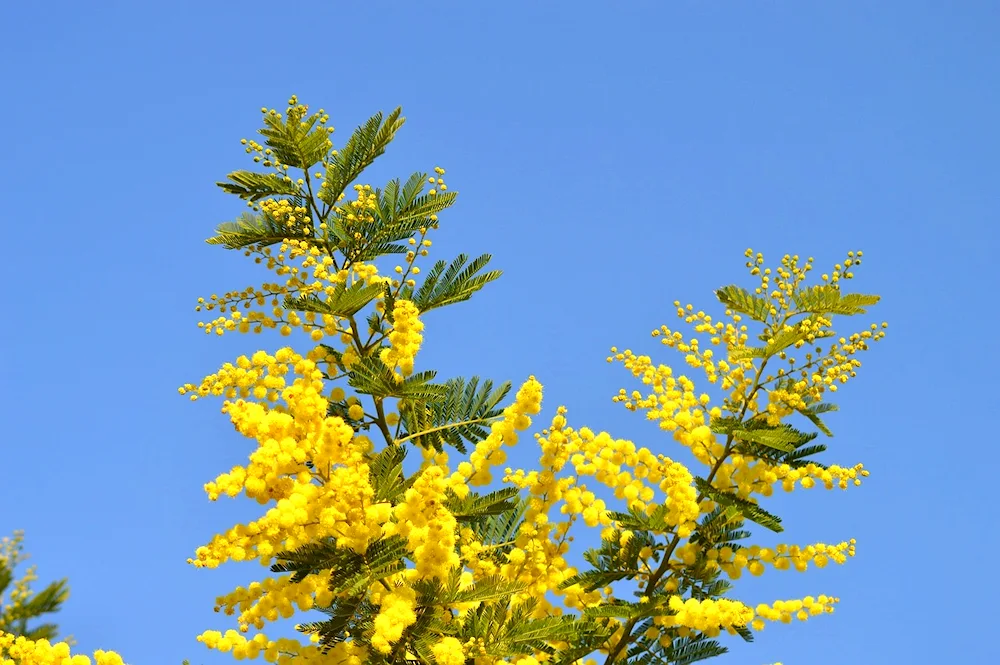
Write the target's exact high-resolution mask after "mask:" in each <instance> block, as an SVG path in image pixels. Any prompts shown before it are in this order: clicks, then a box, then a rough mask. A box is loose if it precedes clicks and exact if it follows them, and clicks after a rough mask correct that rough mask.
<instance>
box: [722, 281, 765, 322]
mask: <svg viewBox="0 0 1000 665" xmlns="http://www.w3.org/2000/svg"><path fill="white" fill-rule="evenodd" d="M715 297H716V298H718V299H719V302H721V303H722V304H723V305H725V306H726V307H728V308H729V309H732V310H735V311H737V312H740V313H741V314H746V315H747V316H749V317H750V318H751V319H753V320H754V321H760V322H762V323H763V322H766V321H767V317H768V315H769V314H770V312H771V303H770V301H768V300H767V299H766V298H761V297H760V296H756V295H754V294H752V293H750V292H749V291H747V290H746V289H744V288H742V287H739V286H724V287H722V288H721V289H718V290H716V292H715Z"/></svg>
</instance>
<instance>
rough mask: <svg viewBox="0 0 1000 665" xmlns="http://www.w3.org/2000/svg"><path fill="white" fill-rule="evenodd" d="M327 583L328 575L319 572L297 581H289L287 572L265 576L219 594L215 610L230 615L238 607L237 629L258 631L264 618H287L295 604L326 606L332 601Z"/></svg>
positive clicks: (302, 608) (309, 606) (275, 619)
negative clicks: (251, 627)
mask: <svg viewBox="0 0 1000 665" xmlns="http://www.w3.org/2000/svg"><path fill="white" fill-rule="evenodd" d="M329 586H330V584H329V578H328V577H326V576H322V575H309V576H307V577H306V578H305V579H304V580H302V581H301V582H292V576H291V575H284V576H282V577H268V578H265V579H264V580H263V581H261V582H252V583H251V584H250V585H248V586H247V587H246V588H243V587H237V588H236V589H235V590H234V591H232V592H231V593H229V594H226V595H225V596H220V597H219V598H217V599H216V607H215V611H216V612H220V611H221V612H224V613H225V614H226V615H233V614H235V613H236V611H237V610H239V616H238V617H237V621H238V623H239V627H240V632H246V631H247V630H249V628H250V626H253V627H254V628H257V629H258V630H259V629H262V628H263V627H264V622H265V621H269V622H272V623H273V622H275V621H277V620H278V619H280V618H284V619H287V618H289V617H291V616H292V615H293V614H294V613H295V607H298V608H299V610H301V611H303V612H304V611H307V610H310V609H312V608H313V607H315V606H319V607H327V606H329V605H330V603H331V602H333V593H331V592H330V589H329Z"/></svg>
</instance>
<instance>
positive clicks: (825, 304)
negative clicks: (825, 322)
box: [793, 284, 881, 316]
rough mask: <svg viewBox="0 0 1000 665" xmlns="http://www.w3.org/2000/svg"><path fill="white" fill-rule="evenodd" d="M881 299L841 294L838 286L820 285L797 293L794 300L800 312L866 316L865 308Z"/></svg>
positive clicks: (859, 294) (871, 296) (862, 295)
mask: <svg viewBox="0 0 1000 665" xmlns="http://www.w3.org/2000/svg"><path fill="white" fill-rule="evenodd" d="M880 299H881V298H880V297H879V296H874V295H864V294H861V293H848V294H846V295H843V294H841V292H840V288H839V287H838V286H837V285H836V284H820V285H818V286H813V287H810V288H808V289H802V290H800V291H798V292H796V293H795V295H794V296H793V300H794V301H795V305H796V307H798V309H799V310H800V311H803V312H809V313H812V314H843V315H847V316H853V315H855V314H865V313H866V312H867V310H866V309H865V307H870V306H871V305H874V304H876V303H878V301H879V300H880Z"/></svg>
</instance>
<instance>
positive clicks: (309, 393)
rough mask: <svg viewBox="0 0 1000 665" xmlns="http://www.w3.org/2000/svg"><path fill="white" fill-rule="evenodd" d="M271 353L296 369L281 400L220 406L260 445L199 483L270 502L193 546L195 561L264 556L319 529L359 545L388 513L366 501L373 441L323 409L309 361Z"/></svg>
mask: <svg viewBox="0 0 1000 665" xmlns="http://www.w3.org/2000/svg"><path fill="white" fill-rule="evenodd" d="M272 360H273V361H274V362H287V363H289V364H293V365H294V370H295V373H296V374H298V375H299V377H300V378H297V379H295V381H294V382H293V384H292V385H291V386H289V387H287V388H285V389H284V390H283V391H282V395H281V396H282V399H283V400H284V401H285V402H286V404H287V408H286V409H283V410H279V409H277V408H274V409H272V408H269V407H267V406H265V405H263V404H258V403H254V402H246V401H243V400H238V401H236V402H227V403H226V405H225V407H224V410H225V411H226V412H227V413H228V414H229V416H230V418H231V419H232V422H233V424H234V426H235V427H236V429H237V431H239V432H241V433H242V434H244V435H245V436H247V437H249V438H252V439H256V440H257V441H258V444H259V447H258V449H257V450H256V451H255V452H254V453H253V454H252V455H251V456H250V463H249V464H248V465H247V466H245V467H236V468H234V469H233V470H232V471H230V472H229V473H227V474H223V475H221V476H219V477H218V478H216V480H215V482H213V483H208V484H207V485H206V486H205V489H206V491H207V492H208V494H209V497H210V498H213V499H214V498H216V497H218V496H219V495H221V494H228V495H230V496H235V495H237V494H239V493H240V492H241V491H244V492H245V493H246V494H247V496H249V497H251V498H253V499H256V500H257V501H258V502H259V503H267V502H268V501H271V500H273V501H275V502H276V504H275V505H274V507H272V508H271V509H270V510H268V511H267V513H265V515H264V516H263V517H262V518H260V519H259V520H257V521H254V522H251V523H249V524H246V525H242V524H240V525H237V526H235V527H233V528H232V529H230V530H229V531H228V532H227V533H225V534H221V535H218V536H216V537H215V538H214V539H213V540H212V542H211V543H210V544H209V545H207V546H204V547H201V548H199V549H198V551H197V559H196V560H195V561H193V563H195V565H198V566H207V567H215V566H217V565H219V564H220V563H222V562H224V561H226V560H228V559H232V560H235V561H243V560H247V559H252V558H259V559H260V560H261V563H265V564H266V563H267V562H268V561H269V560H270V557H271V556H272V555H273V554H275V553H276V552H278V551H281V550H282V549H292V548H295V547H298V546H299V545H302V544H304V543H306V542H310V541H312V540H314V539H316V538H321V537H332V538H335V539H336V541H337V543H338V544H339V545H340V546H343V547H350V548H352V549H356V550H357V551H364V550H365V548H366V547H367V545H368V543H370V542H371V541H372V540H373V539H375V538H378V537H379V536H380V535H381V533H382V528H383V525H385V524H386V523H387V522H388V521H389V519H390V518H391V507H390V506H389V504H373V503H372V497H373V496H374V490H373V489H372V488H371V485H370V481H369V469H368V465H367V464H366V462H365V455H366V454H367V453H368V452H369V450H370V449H371V442H370V440H368V439H367V437H364V436H358V435H355V434H354V432H353V430H351V428H350V427H349V426H347V425H346V424H345V423H344V422H343V420H341V419H340V418H337V417H328V416H327V415H326V414H327V401H326V399H324V398H323V396H322V394H321V391H322V390H323V381H322V375H321V373H320V372H319V370H318V369H317V368H316V365H315V363H314V362H313V361H311V360H309V359H308V358H302V357H301V356H299V355H297V354H294V353H292V352H291V350H289V349H281V350H279V351H278V352H277V354H276V355H275V356H274V358H273V359H271V358H265V359H264V361H272ZM307 462H308V463H309V464H310V465H311V466H312V468H309V466H308V465H307ZM344 488H350V491H349V492H345V491H343V490H344Z"/></svg>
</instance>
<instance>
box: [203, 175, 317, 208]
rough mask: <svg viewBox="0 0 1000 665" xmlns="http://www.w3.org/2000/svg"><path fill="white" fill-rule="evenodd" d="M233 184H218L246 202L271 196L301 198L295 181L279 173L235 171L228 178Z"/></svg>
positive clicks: (228, 192)
mask: <svg viewBox="0 0 1000 665" xmlns="http://www.w3.org/2000/svg"><path fill="white" fill-rule="evenodd" d="M226 177H227V178H229V180H230V181H231V182H220V183H216V184H217V185H218V186H219V187H221V188H222V191H224V192H226V193H227V194H235V195H236V196H238V197H240V198H241V199H243V200H245V201H259V200H260V199H264V198H267V197H269V196H301V195H302V192H301V190H300V189H299V186H298V185H297V184H296V183H295V181H289V180H286V179H285V177H284V176H280V175H278V174H277V173H257V172H255V171H245V170H241V171H233V172H232V173H230V174H229V175H227V176H226Z"/></svg>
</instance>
